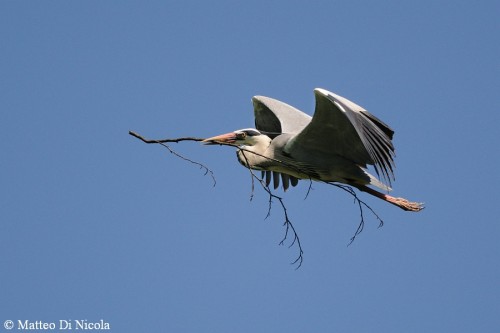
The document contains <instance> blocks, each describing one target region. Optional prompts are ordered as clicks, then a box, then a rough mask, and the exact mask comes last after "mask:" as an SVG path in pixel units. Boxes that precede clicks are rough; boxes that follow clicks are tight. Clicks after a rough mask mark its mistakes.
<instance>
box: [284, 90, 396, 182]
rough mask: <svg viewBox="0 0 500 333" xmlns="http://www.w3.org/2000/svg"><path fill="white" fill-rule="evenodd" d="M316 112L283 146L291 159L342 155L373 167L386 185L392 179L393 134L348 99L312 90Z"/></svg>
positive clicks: (364, 165)
mask: <svg viewBox="0 0 500 333" xmlns="http://www.w3.org/2000/svg"><path fill="white" fill-rule="evenodd" d="M314 94H315V96H316V109H315V112H314V117H313V118H312V120H311V122H310V123H309V124H308V125H307V126H306V127H305V128H304V129H303V130H302V131H301V132H300V133H299V134H297V135H296V136H295V137H293V138H292V139H291V140H290V141H289V142H288V143H287V145H286V146H285V152H286V153H289V154H290V155H292V156H302V157H304V158H307V156H309V155H310V153H311V152H314V153H315V154H314V155H315V156H322V158H324V159H327V161H328V159H329V158H331V157H333V156H335V155H336V156H342V157H344V158H345V159H348V160H350V161H352V162H354V163H356V164H358V165H360V166H363V167H366V165H367V164H370V165H373V166H374V168H375V171H376V173H377V175H379V176H380V175H382V176H383V177H384V179H385V180H387V182H388V183H389V184H390V183H391V179H394V175H393V166H394V146H393V145H392V141H391V140H392V137H393V134H394V131H393V130H392V129H391V128H390V127H389V126H388V125H386V124H385V123H384V122H382V121H381V120H380V119H378V118H377V117H375V116H374V115H372V114H370V113H369V112H368V111H366V110H365V109H363V108H362V107H361V106H359V105H357V104H355V103H353V102H351V101H349V100H348V99H346V98H344V97H341V96H338V95H335V94H334V93H332V92H329V91H327V90H324V89H315V90H314Z"/></svg>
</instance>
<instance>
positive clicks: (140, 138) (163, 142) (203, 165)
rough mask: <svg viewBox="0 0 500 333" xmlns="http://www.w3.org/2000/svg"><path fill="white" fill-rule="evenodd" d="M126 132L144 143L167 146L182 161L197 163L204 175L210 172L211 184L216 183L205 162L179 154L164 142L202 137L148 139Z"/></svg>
mask: <svg viewBox="0 0 500 333" xmlns="http://www.w3.org/2000/svg"><path fill="white" fill-rule="evenodd" d="M128 134H130V135H132V136H133V137H136V138H138V139H139V140H141V141H142V142H144V143H157V144H160V145H162V146H163V147H165V148H167V149H168V151H169V152H170V153H171V154H174V155H175V156H177V157H179V158H181V159H183V160H184V161H187V162H190V163H193V164H195V165H198V166H199V167H200V169H202V170H205V175H207V174H210V177H212V180H213V182H214V185H213V186H214V187H215V185H216V184H217V180H216V179H215V175H214V172H213V171H212V170H210V169H209V168H208V167H207V166H206V165H205V164H203V163H200V162H196V161H193V160H192V159H190V158H187V157H185V156H183V155H181V154H179V153H178V152H176V151H175V150H173V149H172V148H170V146H169V145H166V144H165V143H166V142H175V143H178V142H181V141H203V140H204V139H202V138H194V137H185V138H175V139H162V140H150V139H146V138H144V137H143V136H141V135H139V134H137V133H135V132H133V131H129V132H128Z"/></svg>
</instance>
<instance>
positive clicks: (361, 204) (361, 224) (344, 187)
mask: <svg viewBox="0 0 500 333" xmlns="http://www.w3.org/2000/svg"><path fill="white" fill-rule="evenodd" d="M324 183H326V184H328V185H332V186H335V187H338V188H340V189H342V190H344V191H346V192H347V193H349V194H350V195H352V197H353V198H354V202H355V203H357V204H358V207H359V214H360V218H361V221H360V222H359V224H358V228H357V229H356V232H354V235H353V236H352V237H351V239H350V241H349V244H347V246H349V245H351V244H352V242H354V240H355V239H356V237H357V236H358V235H359V234H360V233H361V232H362V231H363V229H364V227H365V218H364V213H363V207H366V208H368V210H370V212H372V214H373V215H374V216H375V218H376V219H377V220H378V221H379V226H378V227H379V228H381V227H382V226H383V225H384V221H383V220H382V218H380V216H378V214H377V213H376V212H375V211H374V210H373V208H372V207H370V205H368V204H367V203H366V202H364V201H363V200H361V199H360V198H359V197H358V195H357V194H356V192H355V191H354V189H353V188H352V187H351V186H348V185H342V184H338V183H333V182H324Z"/></svg>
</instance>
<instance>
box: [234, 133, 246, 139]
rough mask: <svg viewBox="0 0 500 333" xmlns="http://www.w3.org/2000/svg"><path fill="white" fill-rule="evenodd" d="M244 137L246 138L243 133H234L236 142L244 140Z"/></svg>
mask: <svg viewBox="0 0 500 333" xmlns="http://www.w3.org/2000/svg"><path fill="white" fill-rule="evenodd" d="M246 137H247V134H246V133H245V132H240V133H236V138H237V139H238V140H244V139H245V138H246Z"/></svg>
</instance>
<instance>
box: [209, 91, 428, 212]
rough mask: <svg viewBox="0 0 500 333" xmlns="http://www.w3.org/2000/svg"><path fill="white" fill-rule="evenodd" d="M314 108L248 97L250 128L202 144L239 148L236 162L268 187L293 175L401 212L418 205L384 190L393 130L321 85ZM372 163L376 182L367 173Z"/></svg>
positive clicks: (389, 175)
mask: <svg viewBox="0 0 500 333" xmlns="http://www.w3.org/2000/svg"><path fill="white" fill-rule="evenodd" d="M314 94H315V98H316V107H315V111H314V116H313V117H311V116H309V115H307V114H305V113H304V112H302V111H299V110H298V109H296V108H294V107H292V106H290V105H288V104H286V103H284V102H281V101H278V100H276V99H273V98H269V97H264V96H255V97H253V98H252V102H253V106H254V114H255V127H256V128H246V129H241V130H236V131H233V132H230V133H227V134H222V135H218V136H214V137H211V138H208V139H205V140H204V141H203V142H204V143H206V144H226V145H233V146H236V147H239V148H240V149H238V151H237V157H238V160H239V162H240V163H241V164H242V165H243V166H245V167H247V168H251V169H254V170H261V171H262V172H263V175H264V177H265V180H266V184H267V185H268V186H269V184H270V183H271V178H272V180H273V185H274V188H275V189H276V188H277V187H278V186H279V182H280V178H281V182H282V185H283V188H284V190H287V189H288V188H289V185H290V184H291V185H292V186H295V185H297V183H298V180H299V179H308V180H315V181H323V182H333V183H342V184H347V185H349V186H353V187H355V188H357V189H359V190H361V191H363V192H367V193H369V194H371V195H374V196H375V197H377V198H380V199H382V200H385V201H387V202H389V203H391V204H393V205H396V206H398V207H400V208H402V209H404V210H407V211H420V210H421V209H422V208H423V205H422V204H420V203H416V202H411V201H408V200H406V199H404V198H396V197H393V196H390V195H388V194H384V193H382V192H379V191H376V190H375V189H373V188H371V187H368V186H374V187H377V188H379V189H381V190H383V191H385V192H389V191H390V190H391V188H390V185H391V180H394V173H393V169H394V157H395V154H394V146H393V144H392V137H393V134H394V131H393V130H392V129H391V128H390V127H389V126H388V125H387V124H385V123H384V122H383V121H381V120H380V119H378V118H377V117H375V116H374V115H372V114H371V113H369V112H368V111H366V110H365V109H364V108H362V107H361V106H359V105H357V104H355V103H353V102H351V101H350V100H348V99H346V98H344V97H341V96H339V95H336V94H334V93H332V92H330V91H327V90H325V89H320V88H317V89H315V90H314ZM367 165H373V167H374V169H375V172H376V174H377V176H379V177H382V178H383V180H384V181H385V182H382V181H380V180H379V179H377V178H376V177H375V176H373V175H371V174H370V173H369V172H368V171H367Z"/></svg>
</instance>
